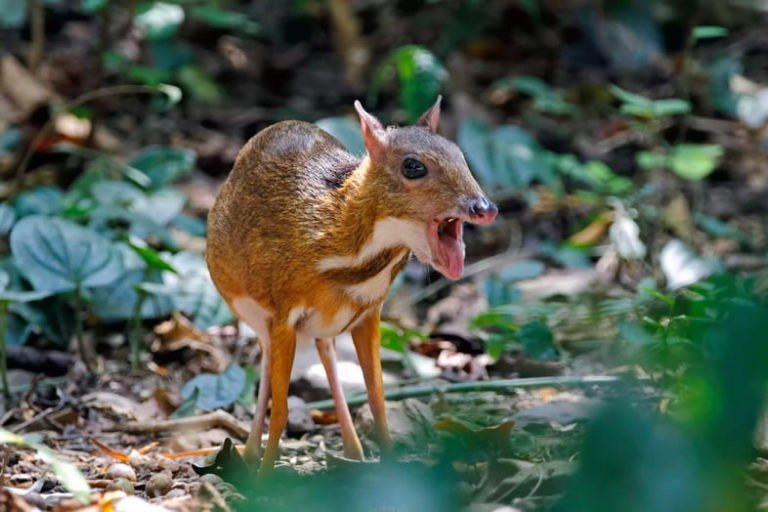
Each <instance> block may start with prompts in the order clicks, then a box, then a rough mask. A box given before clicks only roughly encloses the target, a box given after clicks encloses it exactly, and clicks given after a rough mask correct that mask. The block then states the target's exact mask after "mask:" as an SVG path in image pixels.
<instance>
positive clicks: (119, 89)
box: [16, 85, 163, 190]
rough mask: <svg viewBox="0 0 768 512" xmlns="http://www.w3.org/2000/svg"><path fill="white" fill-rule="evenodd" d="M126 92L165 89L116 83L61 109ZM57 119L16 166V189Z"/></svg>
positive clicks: (139, 92)
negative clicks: (37, 148)
mask: <svg viewBox="0 0 768 512" xmlns="http://www.w3.org/2000/svg"><path fill="white" fill-rule="evenodd" d="M125 94H163V91H162V90H160V89H158V88H157V87H153V86H150V85H116V86H113V87H102V88H101V89H96V90H95V91H91V92H87V93H85V94H83V95H81V96H78V97H77V98H75V99H73V100H72V101H68V102H67V103H65V104H64V105H62V106H61V107H60V108H59V111H62V112H67V111H70V110H72V109H73V108H76V107H79V106H81V105H84V104H86V103H88V102H90V101H93V100H96V99H99V98H105V97H108V96H121V95H125ZM55 120H56V116H55V115H53V116H51V118H50V119H49V120H48V121H46V123H45V124H44V125H43V126H42V128H40V131H39V132H37V135H35V138H34V139H32V142H31V143H30V144H29V146H27V150H26V151H25V152H24V156H23V157H22V158H21V162H20V163H19V166H18V167H17V168H16V190H21V180H22V178H23V177H24V173H25V172H26V170H27V167H29V162H30V161H31V160H32V156H33V155H34V154H35V148H36V147H38V145H39V144H40V141H42V140H43V138H44V137H45V136H46V135H47V134H48V132H49V131H50V130H51V128H52V127H53V124H54V122H55Z"/></svg>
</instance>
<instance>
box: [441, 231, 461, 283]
mask: <svg viewBox="0 0 768 512" xmlns="http://www.w3.org/2000/svg"><path fill="white" fill-rule="evenodd" d="M438 251H439V257H440V264H441V265H442V267H443V274H445V277H447V278H449V279H458V278H460V277H461V276H462V275H463V274H464V242H463V241H462V240H461V239H460V238H459V239H454V238H447V237H446V238H439V240H438Z"/></svg>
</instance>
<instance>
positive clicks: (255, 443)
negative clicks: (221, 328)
mask: <svg viewBox="0 0 768 512" xmlns="http://www.w3.org/2000/svg"><path fill="white" fill-rule="evenodd" d="M231 306H232V310H233V311H235V313H236V314H237V315H238V316H239V317H240V318H241V319H242V320H243V321H244V322H245V323H247V324H248V326H249V327H250V328H251V329H253V331H254V332H255V333H256V336H257V337H258V339H259V344H260V345H261V378H260V380H259V394H258V398H257V401H256V411H255V414H254V417H253V424H252V426H251V432H250V433H249V434H248V440H247V441H246V444H245V460H246V461H247V462H248V463H250V464H253V465H254V466H255V467H257V466H258V464H259V460H260V459H261V437H262V433H263V432H264V420H265V419H266V417H267V409H268V407H269V398H270V352H271V342H270V338H269V324H270V314H269V313H268V312H267V310H265V309H264V308H262V307H261V306H260V305H259V304H258V303H257V302H256V301H254V300H253V299H250V298H238V299H235V300H234V301H232V304H231Z"/></svg>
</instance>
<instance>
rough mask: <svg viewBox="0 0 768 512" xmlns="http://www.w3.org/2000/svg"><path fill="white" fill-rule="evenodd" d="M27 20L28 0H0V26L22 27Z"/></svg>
mask: <svg viewBox="0 0 768 512" xmlns="http://www.w3.org/2000/svg"><path fill="white" fill-rule="evenodd" d="M26 22H27V0H0V28H10V29H13V28H20V27H22V26H24V23H26Z"/></svg>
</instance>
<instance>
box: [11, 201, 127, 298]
mask: <svg viewBox="0 0 768 512" xmlns="http://www.w3.org/2000/svg"><path fill="white" fill-rule="evenodd" d="M11 253H12V254H13V255H14V257H15V258H16V264H17V266H18V268H19V270H20V271H21V272H22V273H23V274H24V275H25V276H26V278H27V279H29V281H30V282H31V283H32V286H34V288H35V289H36V290H40V291H49V292H66V291H73V290H76V289H82V288H95V287H98V286H105V285H108V284H110V283H112V282H114V281H115V280H116V279H117V278H118V277H119V276H120V275H121V273H122V272H123V268H122V264H121V261H120V257H119V255H118V254H117V252H116V251H115V248H114V246H113V245H112V243H111V242H110V241H109V240H107V239H105V238H103V237H102V236H100V235H98V234H96V233H94V232H93V231H90V230H88V229H85V228H83V227H81V226H79V225H77V224H74V223H72V222H69V221H66V220H63V219H58V218H51V217H45V216H38V215H35V216H31V217H26V218H24V219H22V220H20V221H19V222H18V223H17V224H16V226H15V227H14V228H13V231H12V232H11Z"/></svg>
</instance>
